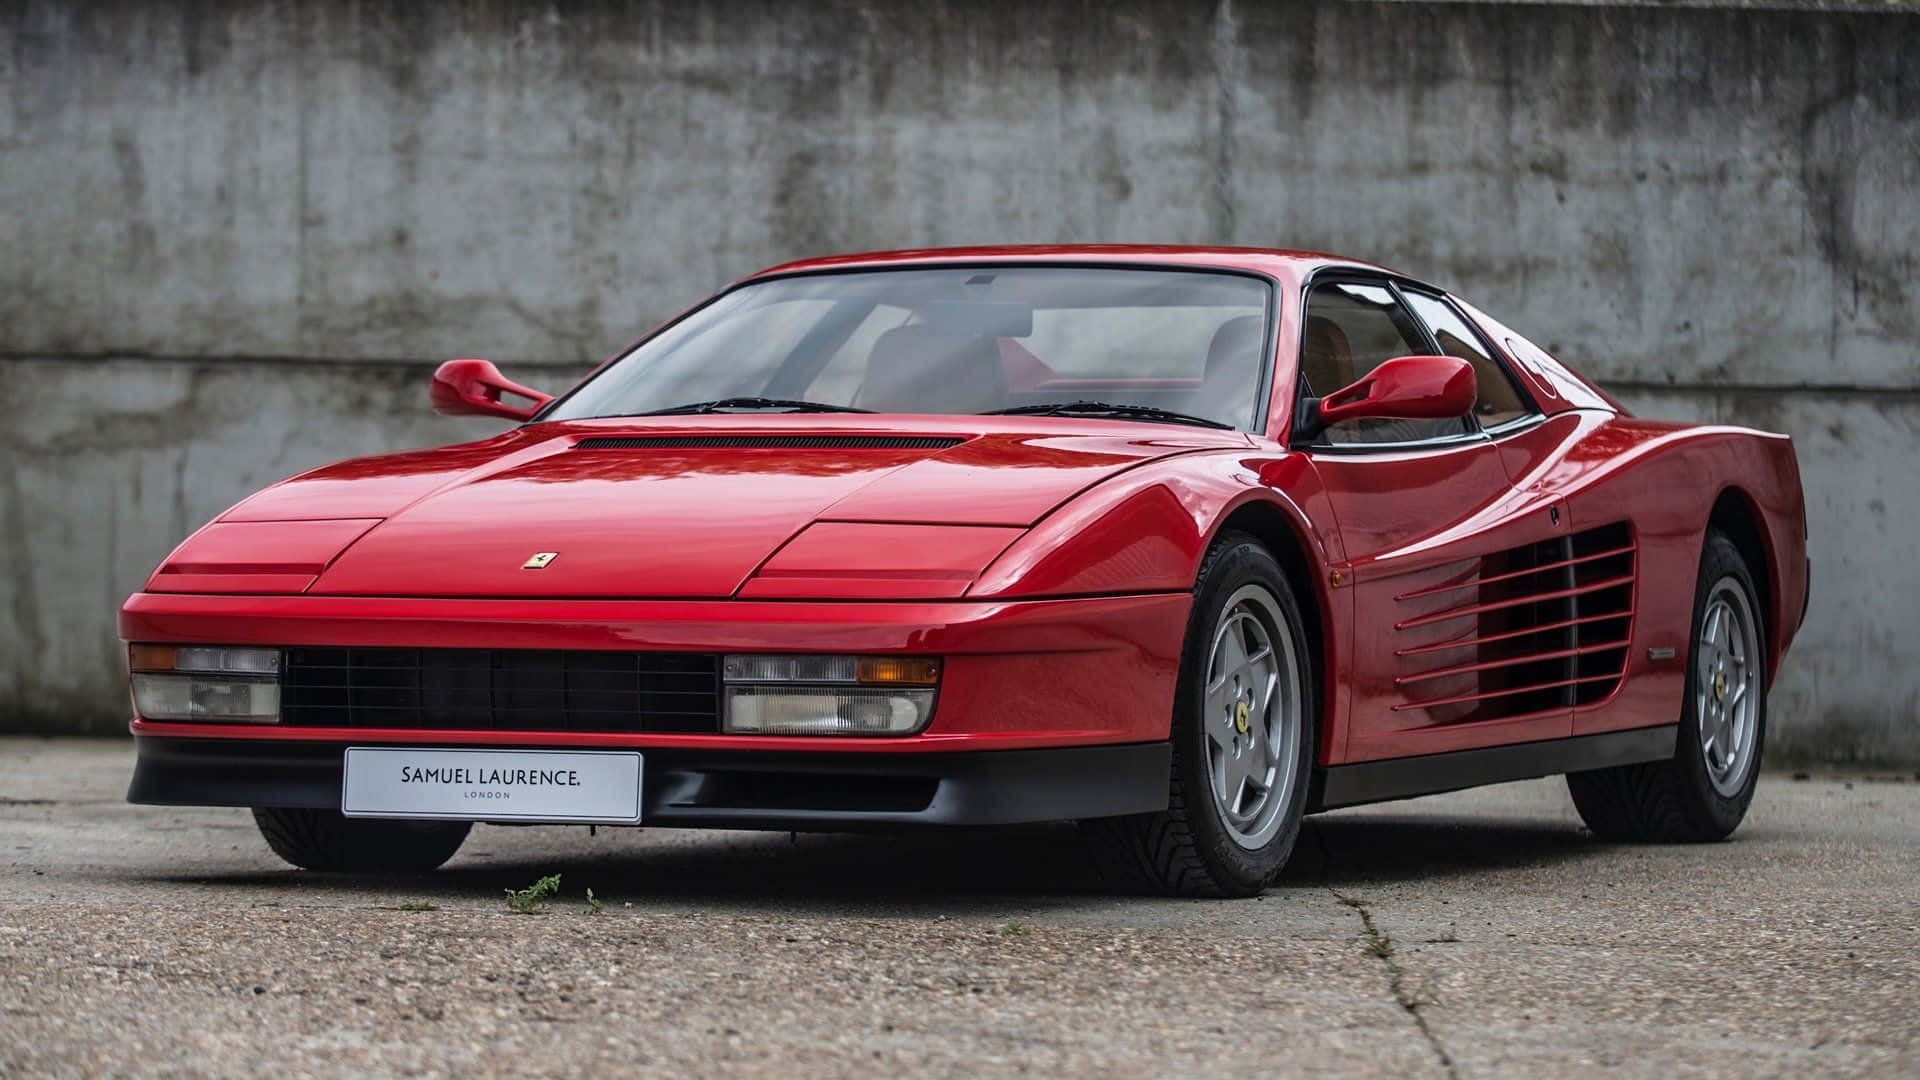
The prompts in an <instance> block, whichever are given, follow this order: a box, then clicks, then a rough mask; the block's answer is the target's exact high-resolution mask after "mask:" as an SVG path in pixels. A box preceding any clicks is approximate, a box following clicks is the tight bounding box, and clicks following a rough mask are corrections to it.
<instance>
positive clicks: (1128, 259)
mask: <svg viewBox="0 0 1920 1080" xmlns="http://www.w3.org/2000/svg"><path fill="white" fill-rule="evenodd" d="M968 262H996V263H1006V262H1033V263H1063V262H1067V263H1081V262H1084V263H1126V264H1132V265H1164V266H1196V267H1199V266H1204V267H1213V268H1221V269H1229V270H1248V271H1252V272H1254V273H1260V274H1267V275H1269V276H1272V277H1277V278H1282V279H1287V280H1293V281H1298V280H1301V279H1302V278H1304V277H1306V276H1307V275H1308V274H1310V273H1312V272H1313V271H1315V270H1318V269H1320V268H1322V267H1327V266H1340V267H1349V268H1356V269H1362V270H1373V271H1378V272H1381V273H1387V274H1395V276H1405V275H1400V274H1398V273H1397V272H1396V271H1393V270H1390V269H1388V268H1387V267H1384V266H1380V265H1378V264H1376V263H1370V262H1365V261H1363V260H1360V259H1350V258H1347V257H1345V256H1341V255H1329V254H1325V253H1322V252H1317V251H1288V250H1283V249H1279V248H1247V247H1213V246H1204V245H1177V244H1012V245H996V246H989V247H945V248H906V249H902V250H899V251H868V252H861V253H857V254H847V255H829V256H825V257H822V258H815V259H798V260H795V261H793V262H787V263H781V264H780V265H778V266H772V267H768V268H767V269H765V270H762V271H760V272H759V273H757V274H754V275H752V277H753V278H759V277H768V276H771V275H777V274H796V273H807V272H810V271H818V270H846V269H856V268H867V267H876V266H912V265H928V264H938V263H968ZM748 280H751V278H749V279H748Z"/></svg>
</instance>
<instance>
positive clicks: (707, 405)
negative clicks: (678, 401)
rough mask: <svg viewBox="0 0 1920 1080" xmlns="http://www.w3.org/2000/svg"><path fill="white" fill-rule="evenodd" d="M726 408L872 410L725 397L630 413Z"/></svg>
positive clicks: (694, 411) (807, 402)
mask: <svg viewBox="0 0 1920 1080" xmlns="http://www.w3.org/2000/svg"><path fill="white" fill-rule="evenodd" d="M728 409H785V410H787V411H788V412H857V413H864V412H872V411H873V410H872V409H856V408H854V407H853V406H851V405H828V404H826V403H825V402H820V401H798V400H795V399H792V398H773V397H727V398H718V399H716V400H713V401H696V402H694V403H692V404H691V405H671V406H668V407H667V408H664V409H654V410H651V411H649V412H643V413H632V414H630V415H633V416H677V415H682V414H686V413H711V412H725V411H726V410H728Z"/></svg>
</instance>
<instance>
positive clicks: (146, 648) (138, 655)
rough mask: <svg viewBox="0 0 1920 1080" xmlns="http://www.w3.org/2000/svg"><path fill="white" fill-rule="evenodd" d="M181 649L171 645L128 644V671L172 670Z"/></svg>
mask: <svg viewBox="0 0 1920 1080" xmlns="http://www.w3.org/2000/svg"><path fill="white" fill-rule="evenodd" d="M178 658H179V650H178V649H175V648H174V647H173V646H171V645H129V646H127V670H128V671H172V670H173V668H174V664H175V662H176V661H177V660H178Z"/></svg>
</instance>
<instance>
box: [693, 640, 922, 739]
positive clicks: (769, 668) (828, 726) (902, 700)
mask: <svg viewBox="0 0 1920 1080" xmlns="http://www.w3.org/2000/svg"><path fill="white" fill-rule="evenodd" d="M721 678H722V681H723V682H724V683H725V684H726V713H725V719H724V720H723V721H722V729H723V730H725V731H726V732H727V733H729V734H734V735H911V734H913V733H914V732H916V731H919V730H920V729H922V728H924V727H926V726H927V721H928V720H930V719H932V718H933V701H934V695H935V694H936V692H937V689H938V684H939V682H940V661H938V660H933V659H926V658H922V657H895V656H755V655H735V656H728V657H727V658H726V660H725V664H724V665H723V667H722V671H721Z"/></svg>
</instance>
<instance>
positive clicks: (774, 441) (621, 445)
mask: <svg viewBox="0 0 1920 1080" xmlns="http://www.w3.org/2000/svg"><path fill="white" fill-rule="evenodd" d="M965 441H966V440H965V439H963V438H960V437H958V436H952V435H596V436H593V437H592V438H587V439H581V440H580V441H579V442H577V443H574V444H573V448H574V449H575V450H696V449H697V450H706V449H754V450H945V449H946V448H947V447H949V446H958V445H960V444H961V443H963V442H965Z"/></svg>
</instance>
